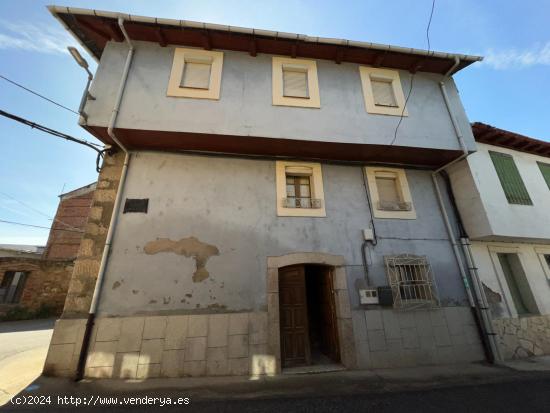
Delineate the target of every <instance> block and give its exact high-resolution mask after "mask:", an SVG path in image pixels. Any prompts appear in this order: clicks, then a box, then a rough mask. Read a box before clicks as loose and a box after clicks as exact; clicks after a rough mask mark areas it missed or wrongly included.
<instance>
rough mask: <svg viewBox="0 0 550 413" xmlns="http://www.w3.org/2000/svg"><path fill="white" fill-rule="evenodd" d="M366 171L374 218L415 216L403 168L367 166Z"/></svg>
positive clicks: (412, 217)
mask: <svg viewBox="0 0 550 413" xmlns="http://www.w3.org/2000/svg"><path fill="white" fill-rule="evenodd" d="M366 173H367V181H368V184H369V192H370V195H371V201H372V208H373V214H374V217H375V218H397V219H415V218H416V211H415V210H414V206H413V203H412V197H411V193H410V190H409V185H408V182H407V176H406V175H405V171H404V170H403V169H396V168H384V167H367V168H366Z"/></svg>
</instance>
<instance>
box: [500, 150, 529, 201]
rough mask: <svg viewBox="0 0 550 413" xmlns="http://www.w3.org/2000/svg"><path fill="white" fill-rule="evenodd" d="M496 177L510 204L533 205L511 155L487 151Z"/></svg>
mask: <svg viewBox="0 0 550 413" xmlns="http://www.w3.org/2000/svg"><path fill="white" fill-rule="evenodd" d="M489 155H491V160H492V161H493V165H495V169H496V171H497V175H498V179H499V180H500V184H501V185H502V189H503V190H504V194H505V195H506V199H507V200H508V202H509V203H510V204H519V205H533V202H532V201H531V198H530V197H529V193H528V192H527V189H526V188H525V184H524V183H523V181H522V180H521V175H520V174H519V171H518V168H517V166H516V164H515V162H514V158H512V156H511V155H508V154H506V153H500V152H492V151H489Z"/></svg>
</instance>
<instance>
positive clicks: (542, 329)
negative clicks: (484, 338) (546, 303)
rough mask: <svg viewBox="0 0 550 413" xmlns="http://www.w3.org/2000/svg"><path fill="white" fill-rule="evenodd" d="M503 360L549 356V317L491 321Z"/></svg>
mask: <svg viewBox="0 0 550 413" xmlns="http://www.w3.org/2000/svg"><path fill="white" fill-rule="evenodd" d="M493 327H494V329H495V333H497V334H498V340H499V345H500V351H501V353H502V357H503V358H504V359H518V358H525V357H531V356H541V355H544V354H550V315H541V316H533V317H521V318H499V319H494V320H493Z"/></svg>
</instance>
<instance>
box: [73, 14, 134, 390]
mask: <svg viewBox="0 0 550 413" xmlns="http://www.w3.org/2000/svg"><path fill="white" fill-rule="evenodd" d="M118 26H119V28H120V30H121V32H122V34H123V35H124V38H125V39H126V42H127V43H128V47H129V49H128V54H127V56H126V63H125V64H124V69H123V71H122V77H121V79H120V84H119V87H118V92H117V96H116V100H115V105H114V107H113V111H112V112H111V118H110V120H109V126H108V128H107V134H108V135H109V137H110V138H111V139H112V140H113V142H115V143H116V144H117V145H118V147H119V148H120V149H121V150H122V151H123V152H124V153H125V156H124V164H123V165H122V171H121V173H120V181H119V184H118V191H117V194H116V198H115V202H114V205H113V213H112V215H111V223H110V225H109V230H108V231H107V238H106V239H105V246H104V248H103V254H102V256H101V263H100V265H99V272H98V275H97V281H96V284H95V289H94V294H93V296H92V302H91V304H90V311H89V313H88V319H87V321H86V329H85V330H84V338H83V340H82V348H81V351H80V357H79V360H78V366H77V371H76V380H82V378H83V377H84V371H85V367H86V358H87V355H88V350H89V347H90V339H91V335H92V329H93V326H94V320H95V315H96V312H97V308H98V305H99V299H100V297H101V289H102V287H103V281H104V278H105V269H106V267H107V262H108V260H109V254H110V251H111V244H112V242H113V236H114V233H115V228H116V225H117V221H118V215H119V209H120V203H121V200H122V193H123V192H124V184H125V183H126V175H127V173H128V164H129V162H130V157H131V155H130V152H128V149H127V148H126V147H125V146H124V145H123V144H122V142H120V140H119V139H118V138H117V136H116V134H115V131H114V128H115V125H116V120H117V118H118V113H119V111H120V104H121V102H122V96H123V95H124V89H125V86H126V80H127V79H128V73H129V71H130V65H131V64H132V59H133V57H134V51H135V49H134V45H133V43H132V41H131V40H130V37H129V36H128V33H127V32H126V29H125V28H124V19H123V18H122V17H119V18H118Z"/></svg>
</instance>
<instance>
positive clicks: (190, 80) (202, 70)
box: [181, 61, 212, 89]
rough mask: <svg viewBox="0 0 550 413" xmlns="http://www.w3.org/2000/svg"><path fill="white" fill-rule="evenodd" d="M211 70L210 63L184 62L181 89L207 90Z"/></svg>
mask: <svg viewBox="0 0 550 413" xmlns="http://www.w3.org/2000/svg"><path fill="white" fill-rule="evenodd" d="M211 69H212V63H210V62H199V61H185V64H184V66H183V76H182V79H181V87H190V88H194V89H209V88H210V71H211Z"/></svg>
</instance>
